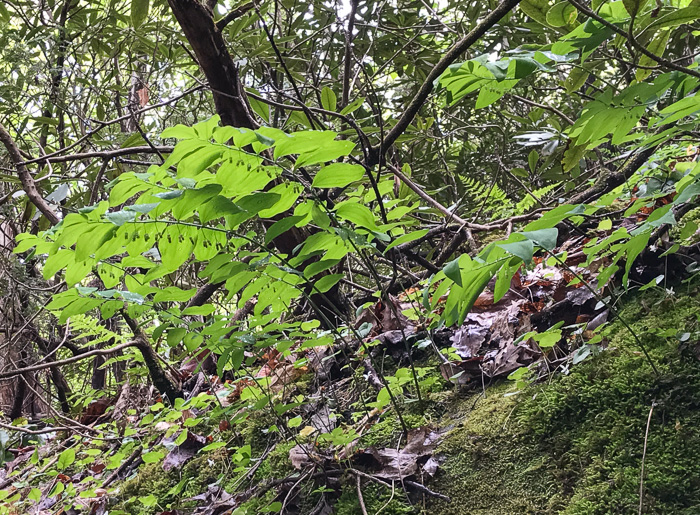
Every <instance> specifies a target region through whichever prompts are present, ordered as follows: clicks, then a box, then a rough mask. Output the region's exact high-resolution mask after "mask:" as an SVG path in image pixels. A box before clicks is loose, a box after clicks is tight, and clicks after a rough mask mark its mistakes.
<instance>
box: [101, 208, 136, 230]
mask: <svg viewBox="0 0 700 515" xmlns="http://www.w3.org/2000/svg"><path fill="white" fill-rule="evenodd" d="M136 215H138V213H137V212H136V211H127V210H123V211H115V212H114V213H105V215H104V216H105V218H106V219H107V220H109V221H110V222H112V223H113V224H114V225H116V226H117V227H121V226H122V225H124V224H125V223H127V222H133V221H134V220H136Z"/></svg>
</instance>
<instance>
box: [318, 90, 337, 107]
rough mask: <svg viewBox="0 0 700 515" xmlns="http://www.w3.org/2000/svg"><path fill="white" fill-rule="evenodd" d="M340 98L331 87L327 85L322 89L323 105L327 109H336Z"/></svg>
mask: <svg viewBox="0 0 700 515" xmlns="http://www.w3.org/2000/svg"><path fill="white" fill-rule="evenodd" d="M337 104H338V98H337V97H336V96H335V93H334V92H333V90H332V89H331V88H329V87H328V86H326V87H325V88H323V89H322V90H321V105H322V106H323V108H324V109H325V110H326V111H335V109H336V106H337Z"/></svg>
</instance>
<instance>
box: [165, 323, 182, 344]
mask: <svg viewBox="0 0 700 515" xmlns="http://www.w3.org/2000/svg"><path fill="white" fill-rule="evenodd" d="M185 334H187V329H185V328H184V327H173V328H171V329H168V336H167V338H166V341H167V342H168V347H171V348H172V347H175V346H176V345H177V344H179V343H180V342H181V341H182V339H183V338H184V337H185Z"/></svg>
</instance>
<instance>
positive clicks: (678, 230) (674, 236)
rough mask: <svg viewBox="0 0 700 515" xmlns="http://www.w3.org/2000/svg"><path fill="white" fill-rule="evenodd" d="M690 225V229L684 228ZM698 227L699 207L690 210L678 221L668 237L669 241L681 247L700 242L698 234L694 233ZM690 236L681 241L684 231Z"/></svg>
mask: <svg viewBox="0 0 700 515" xmlns="http://www.w3.org/2000/svg"><path fill="white" fill-rule="evenodd" d="M689 224H690V227H686V226H688V225H689ZM699 226H700V207H696V208H695V209H691V210H690V211H688V212H687V213H686V214H685V215H683V216H682V217H681V219H680V220H678V223H677V224H676V225H675V226H674V227H673V228H672V229H671V232H670V236H671V241H676V242H678V243H680V244H682V245H694V244H695V243H698V242H700V233H698V232H696V231H697V228H698V227H699ZM691 229H692V233H691V235H690V236H689V237H688V238H686V239H685V240H683V241H681V235H682V234H683V232H684V231H688V232H690V231H691Z"/></svg>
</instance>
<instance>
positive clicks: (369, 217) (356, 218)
mask: <svg viewBox="0 0 700 515" xmlns="http://www.w3.org/2000/svg"><path fill="white" fill-rule="evenodd" d="M336 213H337V214H338V216H340V217H341V218H344V219H345V220H347V221H349V222H352V223H354V224H355V225H359V226H362V227H366V228H367V229H371V230H373V231H376V230H378V227H377V224H376V223H375V221H374V215H373V214H372V211H370V210H369V208H368V207H367V206H363V205H362V204H357V203H355V202H351V201H349V202H344V203H343V204H340V205H339V206H338V207H337V208H336Z"/></svg>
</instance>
